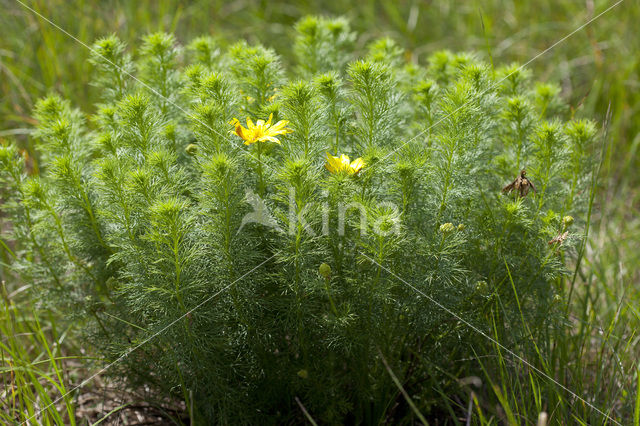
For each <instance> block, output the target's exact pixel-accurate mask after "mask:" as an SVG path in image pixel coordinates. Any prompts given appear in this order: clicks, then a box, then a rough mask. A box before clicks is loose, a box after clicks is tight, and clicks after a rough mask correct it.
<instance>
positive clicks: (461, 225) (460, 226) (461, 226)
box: [458, 223, 466, 232]
mask: <svg viewBox="0 0 640 426" xmlns="http://www.w3.org/2000/svg"><path fill="white" fill-rule="evenodd" d="M464 228H466V226H465V225H464V223H460V224H459V225H458V232H460V231H464Z"/></svg>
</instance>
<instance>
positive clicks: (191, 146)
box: [184, 143, 198, 155]
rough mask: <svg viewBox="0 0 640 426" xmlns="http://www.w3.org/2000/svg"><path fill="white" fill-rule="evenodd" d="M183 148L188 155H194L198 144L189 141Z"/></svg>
mask: <svg viewBox="0 0 640 426" xmlns="http://www.w3.org/2000/svg"><path fill="white" fill-rule="evenodd" d="M184 150H185V151H187V154H189V155H196V152H198V145H196V144H194V143H190V144H189V145H187V147H186V148H185V149H184Z"/></svg>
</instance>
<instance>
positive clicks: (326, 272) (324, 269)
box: [318, 263, 331, 280]
mask: <svg viewBox="0 0 640 426" xmlns="http://www.w3.org/2000/svg"><path fill="white" fill-rule="evenodd" d="M318 273H320V275H321V276H322V277H324V279H327V280H328V279H329V278H331V266H329V265H328V264H327V263H323V264H322V265H320V267H319V268H318Z"/></svg>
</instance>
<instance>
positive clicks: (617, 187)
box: [0, 0, 640, 405]
mask: <svg viewBox="0 0 640 426" xmlns="http://www.w3.org/2000/svg"><path fill="white" fill-rule="evenodd" d="M25 3H26V4H27V5H28V6H29V7H31V8H33V9H34V10H36V11H37V12H38V13H41V14H42V15H44V16H45V17H47V18H48V19H50V20H51V21H53V22H54V23H55V24H57V25H59V26H60V27H61V28H63V29H64V30H65V31H68V32H69V33H70V34H72V35H74V36H75V37H77V38H78V39H79V40H81V41H82V42H84V43H86V44H91V43H92V42H93V41H94V40H95V39H96V38H97V37H100V36H104V35H108V34H110V33H117V34H118V35H119V36H120V37H121V38H122V39H123V40H124V41H126V42H127V43H128V44H129V45H130V46H135V45H136V44H137V42H138V41H139V40H140V37H141V36H142V35H143V34H145V33H147V32H150V31H157V30H164V31H169V32H174V33H175V34H176V37H177V39H178V40H180V41H181V42H182V43H183V44H186V43H187V42H188V41H189V40H190V39H191V38H193V37H195V36H198V35H202V34H211V35H214V36H218V37H220V39H221V40H226V41H228V42H230V43H231V42H233V41H236V40H237V38H238V37H243V38H246V39H247V40H249V41H251V42H262V43H264V44H265V45H268V46H272V47H274V48H275V49H276V50H277V51H278V53H280V54H281V55H282V56H283V57H284V59H285V60H286V61H289V60H292V59H293V58H292V55H293V53H292V49H291V46H290V45H289V40H290V36H291V33H292V32H293V24H294V23H295V22H296V21H297V20H298V19H299V18H300V17H302V16H304V15H306V14H323V15H334V16H335V15H343V16H346V17H347V18H349V19H350V20H351V23H352V26H353V28H354V29H355V30H356V31H358V34H359V35H358V38H357V41H356V48H358V49H362V48H364V47H365V46H366V44H367V43H368V42H369V41H371V40H372V39H374V38H377V37H380V36H389V37H392V38H394V39H395V40H396V41H397V42H398V43H399V44H400V45H401V46H402V47H404V48H405V49H407V56H408V59H409V60H412V61H417V62H419V63H423V62H424V61H425V59H426V57H427V56H428V55H429V54H430V53H432V52H434V51H436V50H438V49H443V48H446V49H451V50H465V51H476V52H478V53H479V54H480V55H481V56H483V57H484V58H485V59H487V60H488V59H491V60H492V61H493V62H494V63H495V64H496V65H499V64H506V63H509V62H512V61H518V62H521V63H524V62H527V61H528V60H530V59H531V58H533V57H535V56H536V55H538V54H539V53H540V52H542V51H544V50H545V49H546V48H548V47H549V46H551V45H553V44H554V43H555V42H557V41H559V40H560V39H562V38H563V37H565V36H566V35H568V34H569V33H571V32H572V31H574V30H575V29H577V28H578V27H580V26H581V25H583V24H584V23H586V22H587V21H589V20H590V19H592V18H593V17H595V16H597V15H598V14H599V13H601V12H602V11H604V10H605V9H606V8H607V7H609V6H611V5H613V4H614V2H612V1H608V2H607V1H600V0H586V1H573V0H557V1H549V2H538V1H515V0H514V1H499V0H488V1H482V2H480V1H453V2H449V1H407V0H403V1H402V0H401V1H392V0H386V1H373V0H361V1H359V2H357V3H355V4H357V7H352V8H351V7H350V8H349V10H347V9H346V5H347V3H346V2H344V1H335V0H326V1H322V2H310V1H295V2H282V1H275V0H274V1H255V2H252V1H233V2H231V1H218V0H214V1H201V0H196V1H191V2H186V1H169V0H167V1H135V2H134V1H114V0H107V1H100V2H97V1H96V2H92V1H86V0H67V1H63V0H38V1H32V0H27V1H25ZM350 6H351V5H350ZM0 10H1V11H2V12H1V13H0V139H2V138H15V139H17V140H18V141H19V142H20V143H22V144H27V143H28V138H27V134H28V132H29V131H30V128H31V126H32V124H33V123H32V119H31V112H30V111H31V108H32V106H33V105H34V103H35V101H36V100H37V99H38V98H39V97H40V96H43V95H45V94H46V93H48V92H49V91H51V90H54V91H57V92H59V93H61V94H62V95H63V96H64V97H67V98H69V99H71V101H72V103H73V104H75V105H77V106H80V107H82V108H83V109H84V110H85V111H91V105H92V104H93V102H94V101H95V100H96V98H95V93H94V91H93V90H92V87H91V86H90V85H89V81H90V77H91V65H90V64H89V62H88V61H87V59H88V57H89V51H88V50H87V49H86V48H85V47H83V46H82V45H81V44H80V43H78V42H77V41H74V40H73V39H71V38H70V37H69V36H67V35H65V34H64V33H63V32H61V31H60V30H59V29H56V28H55V27H54V26H52V25H51V24H49V23H47V22H45V21H44V20H43V19H41V18H39V17H38V16H37V15H36V14H34V13H33V12H32V11H29V10H28V9H26V8H25V7H23V6H21V5H20V3H18V2H16V1H15V0H0ZM638 22H640V4H638V2H637V1H634V0H625V1H623V2H622V3H621V4H619V5H618V6H617V7H615V8H614V9H613V10H611V11H610V12H608V13H606V14H605V15H604V16H602V17H600V18H598V19H597V20H595V21H594V22H593V23H591V24H590V25H588V26H586V27H585V28H584V29H582V30H580V31H579V32H577V33H576V34H575V35H573V36H571V37H570V38H568V39H567V40H565V41H563V42H561V43H560V44H558V45H557V46H556V47H555V48H554V49H552V50H551V51H549V52H547V53H545V54H544V55H542V56H541V57H539V58H538V59H536V60H535V61H534V62H532V63H531V64H530V65H529V68H530V69H531V70H532V71H533V72H534V75H535V77H536V79H539V80H547V81H554V82H558V83H559V84H560V85H561V87H562V90H563V92H562V93H563V97H565V99H567V100H568V102H569V103H570V104H571V105H572V106H573V108H574V109H575V110H576V112H575V113H576V115H577V116H583V117H590V118H595V119H596V120H598V121H600V122H601V123H602V121H603V120H604V117H605V115H606V112H607V110H608V109H609V108H610V109H611V123H610V126H609V138H608V143H607V146H606V157H605V162H604V165H603V168H602V170H601V175H600V180H599V186H600V190H599V192H598V195H597V199H596V207H597V211H596V213H595V217H594V221H593V224H592V228H591V231H590V239H589V244H588V247H587V252H586V257H585V259H584V264H583V267H582V268H581V277H580V280H579V282H580V287H579V288H578V291H577V294H576V297H575V298H574V300H573V303H572V305H571V306H570V308H569V309H570V312H571V313H572V318H574V319H575V324H574V326H575V327H574V333H572V335H571V336H568V337H567V343H566V345H567V346H566V348H565V350H575V351H576V354H575V357H576V363H575V365H571V366H569V367H568V368H569V373H567V374H571V375H572V376H575V377H574V378H573V379H572V380H571V381H570V383H571V384H572V385H576V383H580V382H581V381H580V380H577V379H576V378H577V377H580V375H582V377H584V380H583V381H584V382H585V384H584V386H585V388H589V387H590V385H589V384H591V387H593V384H594V383H596V384H597V383H604V381H605V380H608V379H611V380H614V379H613V377H614V376H615V377H618V378H620V377H622V378H623V380H622V381H623V382H625V383H623V385H621V386H620V387H621V388H622V389H629V388H634V387H635V382H636V377H637V368H638V367H637V365H636V359H637V358H638V354H639V353H640V346H639V345H638V338H637V337H636V334H637V332H636V330H638V326H639V324H640V307H639V306H640V303H638V302H639V301H640V298H639V289H640V286H639V285H638V284H637V283H638V282H639V279H640V268H639V267H638V265H640V221H639V220H638V211H639V203H638V199H639V195H640V191H639V190H638V183H640V179H639V177H638V174H637V172H636V170H637V167H638V165H639V163H640V161H639V159H638V155H637V151H638V145H639V144H640V132H639V130H640V119H639V118H637V115H638V112H639V109H640V37H638V34H637V29H636V28H637V25H638ZM0 219H1V214H0ZM5 255H6V254H5ZM11 285H12V284H11V282H9V283H8V287H11ZM12 291H15V289H13V290H12ZM9 293H10V292H8V293H7V294H9ZM20 294H23V293H20ZM16 298H18V299H19V294H16ZM13 303H17V302H15V301H14V302H13ZM13 303H12V304H11V309H5V310H3V312H4V313H3V314H2V315H5V316H4V317H2V318H0V324H4V325H5V326H6V327H7V329H9V328H8V327H9V325H10V324H12V321H15V318H16V312H17V309H18V308H17V306H19V305H15V304H13ZM6 306H9V304H8V302H7V303H6ZM20 313H21V314H22V313H24V311H22V312H20ZM27 316H29V315H27ZM12 318H13V319H12ZM38 327H40V325H38ZM47 327H49V330H50V328H51V324H49V325H46V324H45V325H44V330H45V331H44V332H43V333H44V334H43V335H46V334H47V333H50V331H46V330H48V329H47ZM16 345H17V346H16V348H17V347H18V346H19V342H18V343H16ZM42 347H43V346H42V345H31V346H30V348H31V349H30V350H31V351H32V353H28V352H25V353H22V352H21V355H20V356H21V357H22V358H21V359H25V360H28V359H36V358H38V357H40V358H42V357H44V358H46V352H38V351H39V350H40V351H44V349H42ZM45 347H46V346H45ZM39 348H40V349H39ZM14 350H18V349H15V348H14ZM25 362H26V361H25ZM45 365H46V364H45ZM52 365H53V364H52ZM52 368H54V367H52ZM58 368H59V367H58V366H56V367H55V368H54V369H53V370H51V372H50V373H51V374H55V373H56V372H57V369H58ZM611 370H615V374H612V373H611ZM615 380H618V379H615ZM567 383H569V382H567ZM605 388H606V389H607V390H604V391H603V392H605V393H606V392H609V394H605V395H600V394H599V395H596V396H595V397H596V398H598V399H599V401H601V403H602V404H603V405H606V404H613V403H615V402H616V401H619V400H620V399H621V398H622V399H623V398H624V397H623V396H622V394H616V393H615V392H613V391H611V389H615V388H616V387H615V386H613V385H612V386H611V387H609V386H607V387H603V389H605ZM574 390H576V391H577V392H578V393H580V391H581V389H574ZM627 397H628V395H627Z"/></svg>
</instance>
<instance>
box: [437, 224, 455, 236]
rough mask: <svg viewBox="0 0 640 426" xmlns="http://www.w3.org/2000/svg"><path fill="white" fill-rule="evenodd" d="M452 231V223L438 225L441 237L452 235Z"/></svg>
mask: <svg viewBox="0 0 640 426" xmlns="http://www.w3.org/2000/svg"><path fill="white" fill-rule="evenodd" d="M454 229H455V227H454V226H453V223H449V222H447V223H443V224H442V225H440V232H442V234H443V235H447V234H450V233H452V232H453V230H454Z"/></svg>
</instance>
